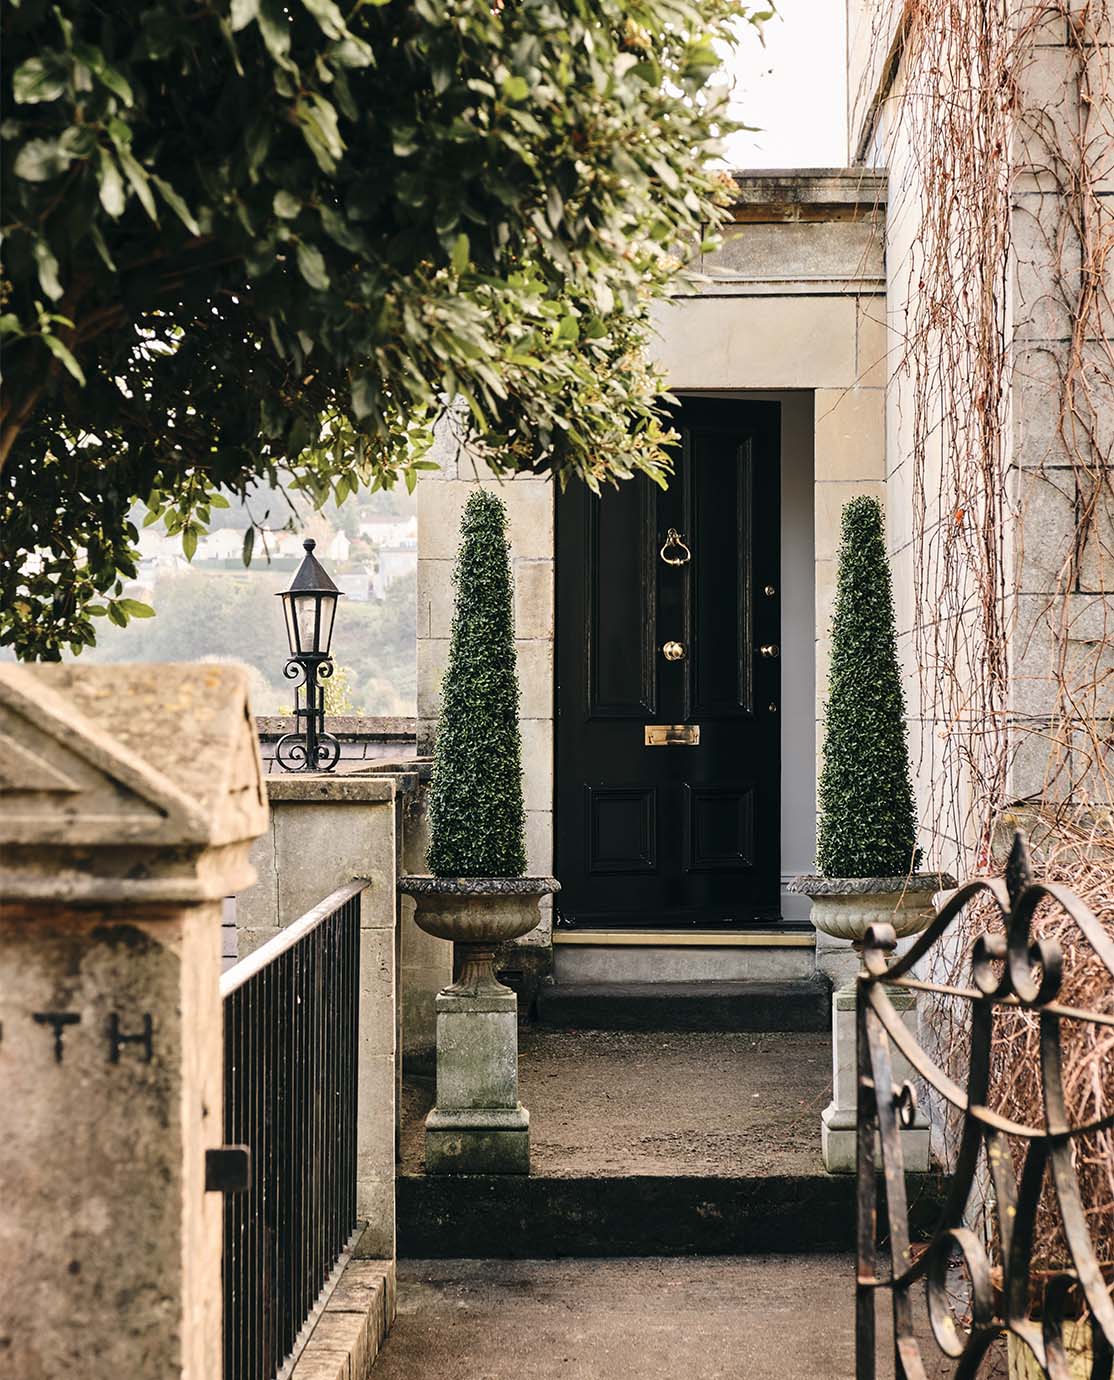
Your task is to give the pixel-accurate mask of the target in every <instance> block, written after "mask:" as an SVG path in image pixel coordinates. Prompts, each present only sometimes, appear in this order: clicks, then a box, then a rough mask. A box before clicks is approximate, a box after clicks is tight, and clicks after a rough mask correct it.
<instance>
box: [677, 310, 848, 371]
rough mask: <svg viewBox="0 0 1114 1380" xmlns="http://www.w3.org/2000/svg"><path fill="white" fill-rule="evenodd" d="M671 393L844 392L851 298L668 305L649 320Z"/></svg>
mask: <svg viewBox="0 0 1114 1380" xmlns="http://www.w3.org/2000/svg"><path fill="white" fill-rule="evenodd" d="M655 324H656V326H657V330H658V334H659V337H660V340H659V342H658V344H657V346H656V349H655V355H656V363H657V364H658V365H659V366H660V367H661V368H662V369H664V370H665V374H666V382H667V384H668V386H669V387H670V388H671V389H674V390H676V389H685V388H701V389H705V388H847V387H850V386H851V385H852V384H853V383H855V381H856V375H857V372H858V371H857V368H856V364H855V301H854V298H853V297H850V296H847V297H843V296H840V297H801V296H792V297H750V298H748V297H719V298H717V297H698V298H692V297H688V298H676V299H674V300H673V301H672V302H671V303H669V304H667V305H663V306H660V307H658V308H657V309H656V312H655Z"/></svg>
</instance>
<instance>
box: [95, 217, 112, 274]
mask: <svg viewBox="0 0 1114 1380" xmlns="http://www.w3.org/2000/svg"><path fill="white" fill-rule="evenodd" d="M89 236H90V238H91V239H92V241H93V244H94V246H95V247H96V251H97V253H98V254H99V255H100V256H101V261H102V262H103V264H104V266H105V268H107V269H108V270H109V271H110V272H112V273H115V272H116V264H115V261H114V260H113V258H112V255H111V254H110V253H109V252H108V245H107V244H106V243H105V238H104V232H103V231H102V230H101V227H100V226H99V225H98V224H97V222H96V221H95V220H94V221H91V222H90V224H89Z"/></svg>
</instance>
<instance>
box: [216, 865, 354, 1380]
mask: <svg viewBox="0 0 1114 1380" xmlns="http://www.w3.org/2000/svg"><path fill="white" fill-rule="evenodd" d="M366 885H367V884H366V882H353V883H352V884H350V885H348V886H344V887H341V888H340V889H339V890H338V891H334V892H333V894H332V895H331V896H329V897H327V898H326V899H325V900H324V901H322V902H321V904H320V905H319V906H317V907H315V908H314V909H313V910H311V911H310V912H309V913H308V914H306V915H304V916H302V918H301V919H300V920H296V921H295V922H294V923H293V924H292V925H289V926H287V927H286V929H284V930H283V931H282V932H281V933H280V934H279V935H277V936H276V937H275V938H274V939H272V940H271V941H270V942H269V943H267V944H264V945H263V946H262V947H261V948H260V949H257V950H256V952H255V953H253V954H250V955H249V956H248V957H247V958H245V959H243V960H241V961H240V962H239V963H237V964H236V966H235V967H234V968H230V969H229V970H228V972H227V973H225V974H224V976H223V978H222V979H221V996H222V998H223V1000H224V1137H225V1140H226V1141H227V1142H229V1143H231V1144H244V1145H248V1146H250V1148H251V1158H252V1179H251V1188H250V1190H249V1191H248V1192H247V1193H241V1194H236V1195H234V1196H230V1197H228V1198H226V1200H225V1219H224V1377H225V1380H273V1377H275V1376H277V1375H279V1374H280V1372H282V1371H283V1370H284V1368H285V1369H289V1368H290V1363H291V1360H292V1358H293V1357H295V1355H296V1353H297V1351H298V1350H299V1349H300V1344H301V1343H303V1342H304V1337H305V1335H306V1334H307V1333H308V1328H307V1323H309V1321H310V1320H311V1318H312V1317H313V1316H314V1314H315V1308H316V1307H317V1305H318V1300H319V1299H320V1297H321V1295H322V1291H323V1290H324V1289H325V1286H326V1284H327V1282H328V1281H329V1278H330V1275H331V1274H332V1273H333V1271H334V1270H335V1268H336V1266H337V1264H338V1262H339V1261H341V1259H342V1257H343V1256H344V1254H345V1252H346V1250H347V1249H348V1247H349V1243H350V1239H351V1238H352V1237H353V1233H354V1231H355V1229H356V1060H357V1052H358V1035H359V969H360V893H361V892H362V891H363V889H364V887H365V886H366Z"/></svg>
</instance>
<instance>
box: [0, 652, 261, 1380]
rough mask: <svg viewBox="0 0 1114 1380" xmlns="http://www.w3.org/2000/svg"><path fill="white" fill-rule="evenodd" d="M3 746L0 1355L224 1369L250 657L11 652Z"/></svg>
mask: <svg viewBox="0 0 1114 1380" xmlns="http://www.w3.org/2000/svg"><path fill="white" fill-rule="evenodd" d="M0 746H2V747H3V752H2V753H0V760H2V761H3V770H2V772H0V903H2V911H0V1031H2V1034H0V1105H2V1106H3V1108H4V1113H5V1131H4V1136H3V1138H2V1143H0V1192H2V1194H3V1199H4V1204H5V1207H4V1212H3V1215H2V1218H0V1259H3V1261H4V1271H3V1276H4V1288H3V1290H2V1291H0V1371H2V1372H3V1374H5V1375H11V1376H13V1377H15V1376H18V1377H19V1380H57V1377H58V1376H62V1375H81V1376H82V1377H83V1380H121V1377H124V1376H128V1377H131V1376H135V1377H140V1376H142V1377H147V1376H151V1377H155V1376H158V1377H160V1380H169V1378H170V1377H181V1378H182V1380H213V1377H214V1376H219V1374H220V1371H221V1224H222V1199H221V1197H220V1195H219V1194H218V1193H215V1192H207V1191H206V1162H207V1156H208V1152H209V1151H210V1150H213V1149H216V1148H217V1147H218V1146H220V1144H221V1140H222V1127H221V1121H222V1117H221V1108H222V1105H223V1092H222V1088H223V1069H224V1059H223V1047H222V1040H221V1029H222V1012H221V1004H220V995H219V978H220V967H221V903H222V898H223V897H224V896H225V895H227V894H228V893H229V892H232V891H236V890H239V889H240V888H242V887H245V886H247V885H249V884H250V882H251V881H252V879H253V874H252V871H251V868H250V866H249V864H248V858H247V855H248V847H249V844H250V842H251V840H252V839H253V838H254V837H255V836H256V835H258V834H259V833H261V832H262V830H263V829H264V827H265V825H266V820H267V802H266V798H265V796H264V794H263V789H262V778H261V774H260V762H259V753H258V748H257V745H256V739H255V735H254V731H253V728H252V723H251V719H250V717H249V710H248V701H247V690H246V677H245V675H244V673H243V672H242V671H240V670H238V669H234V668H232V667H227V666H204V665H189V666H174V665H170V666H167V665H161V666H89V667H82V668H81V669H77V668H74V667H70V666H38V667H35V668H27V667H18V666H7V667H3V668H0ZM153 746H154V747H156V748H157V754H156V755H155V756H154V760H152V757H151V756H149V755H148V754H149V753H150V750H151V748H152V747H153Z"/></svg>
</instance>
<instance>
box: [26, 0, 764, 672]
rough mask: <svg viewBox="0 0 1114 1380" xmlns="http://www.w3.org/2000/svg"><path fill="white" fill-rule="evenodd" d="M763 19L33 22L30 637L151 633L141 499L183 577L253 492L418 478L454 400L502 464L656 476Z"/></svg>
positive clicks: (677, 15) (483, 14)
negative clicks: (134, 592) (130, 583)
mask: <svg viewBox="0 0 1114 1380" xmlns="http://www.w3.org/2000/svg"><path fill="white" fill-rule="evenodd" d="M740 17H741V18H743V19H748V20H749V21H750V22H752V23H757V22H759V20H760V18H761V16H760V15H758V14H755V13H753V12H750V11H747V10H746V9H745V8H744V7H743V6H741V5H740V4H739V3H737V0H699V2H698V0H593V3H591V4H589V3H587V0H515V3H507V4H498V3H493V2H492V0H413V3H409V4H404V3H402V2H401V0H396V2H395V3H384V0H371V2H370V3H365V4H361V5H354V6H347V7H344V8H343V9H342V7H340V6H338V5H337V4H336V3H334V0H208V2H207V3H203V4H199V3H197V0H147V3H144V4H142V5H138V6H137V5H136V4H134V3H132V0H96V3H94V0H69V3H67V4H65V5H57V4H52V3H51V2H50V0H19V2H18V3H15V0H13V3H12V4H11V5H9V6H8V7H7V8H6V13H5V50H4V81H3V103H4V115H5V118H4V121H3V123H2V124H0V136H2V138H3V141H4V143H3V184H2V192H3V205H4V212H3V221H4V225H3V229H4V235H3V255H4V261H3V282H2V305H0V334H2V336H3V339H4V343H5V347H6V348H5V361H4V362H5V370H6V380H5V392H4V400H3V403H2V406H0V467H3V472H2V475H0V608H2V609H3V614H2V615H0V645H11V646H12V647H14V648H15V650H16V652H17V653H18V654H19V655H20V656H24V657H29V656H30V657H33V656H40V657H56V656H57V655H59V651H60V649H61V647H62V646H64V645H69V646H70V647H71V649H77V648H80V647H81V646H82V645H87V644H90V643H91V642H92V641H93V640H94V625H93V623H92V621H91V619H90V612H91V607H90V606H91V605H92V606H93V608H94V609H95V608H97V607H101V608H102V609H104V611H106V612H109V613H110V616H112V617H114V618H117V619H118V618H119V617H121V616H122V617H124V618H126V617H127V616H128V613H129V610H128V609H127V608H125V607H124V606H123V605H122V604H120V603H119V600H118V599H117V596H118V595H119V593H120V578H121V577H125V578H127V577H130V576H131V575H132V574H133V573H134V565H135V550H134V542H135V536H136V533H135V528H134V526H133V524H132V521H131V518H130V510H131V508H132V506H133V504H134V502H135V501H136V500H142V501H144V502H146V503H148V504H149V505H150V509H151V514H152V516H153V518H155V517H158V516H161V517H162V518H163V519H164V520H165V522H166V524H167V527H168V530H170V531H172V532H177V533H180V534H181V537H182V544H183V548H184V550H185V552H186V554H187V555H189V554H190V552H191V551H192V550H193V549H194V548H195V547H196V544H197V540H198V536H199V535H200V534H201V533H202V532H203V531H204V529H205V527H206V525H207V523H208V522H209V521H210V518H211V514H212V510H213V508H214V507H215V506H218V505H223V504H224V503H225V502H226V501H227V497H232V498H239V497H243V496H244V495H246V494H250V493H251V491H252V488H253V486H254V485H255V484H256V483H257V482H261V483H263V484H265V485H268V486H272V485H275V484H288V485H290V486H291V487H297V488H301V489H303V490H304V491H306V492H307V493H308V494H309V495H310V497H311V498H312V499H313V500H314V501H315V502H317V503H323V502H325V501H326V500H327V499H328V498H329V497H330V496H331V497H332V498H334V499H335V500H336V501H337V502H342V501H343V500H344V499H345V498H346V497H347V496H348V495H349V494H350V493H352V492H354V491H355V489H356V488H357V487H358V486H359V485H361V484H363V485H369V484H370V485H372V486H375V485H391V484H394V483H395V482H397V481H398V480H399V479H400V478H401V479H403V480H405V482H406V483H407V485H409V486H412V485H413V482H414V480H415V477H416V470H417V469H418V468H419V467H420V466H421V465H423V464H427V463H429V462H427V461H423V460H421V459H420V458H419V457H420V455H421V452H422V446H423V444H424V443H425V442H426V440H427V439H428V436H429V428H430V425H431V423H432V420H433V419H434V417H435V416H436V415H437V414H438V413H439V412H440V411H441V410H442V409H443V408H444V407H446V406H448V405H450V404H454V403H455V404H456V405H457V406H458V407H459V408H460V409H461V415H462V416H463V417H464V418H465V420H466V423H467V425H468V427H469V428H470V430H471V431H472V433H473V434H474V437H475V438H476V440H477V443H478V444H479V445H480V446H481V448H483V449H485V450H486V451H487V452H488V453H489V455H490V456H491V457H492V459H493V462H494V463H495V464H496V465H497V466H498V467H500V468H502V469H505V470H508V471H509V470H517V469H522V468H532V469H538V470H551V471H554V472H556V473H557V474H558V475H559V476H560V477H561V478H562V480H564V479H567V478H569V477H574V476H575V477H580V478H583V479H585V480H587V482H589V483H590V484H591V485H592V486H593V487H596V486H598V485H599V484H600V483H601V482H603V481H608V480H613V479H618V478H623V477H627V476H629V475H630V474H631V473H632V472H633V471H635V470H646V471H649V472H651V473H655V474H660V473H661V471H662V467H663V465H664V464H665V460H664V456H663V452H662V449H661V444H662V440H663V436H664V435H665V434H666V433H665V432H664V431H663V426H664V423H663V419H662V415H661V413H660V411H659V404H658V400H657V399H658V394H659V392H660V389H661V384H662V381H661V379H660V377H659V376H658V375H657V374H656V373H655V372H654V371H653V370H652V369H651V368H649V367H648V366H647V364H646V363H645V359H644V355H643V350H642V347H643V345H644V343H645V342H646V340H647V338H648V335H649V330H650V326H649V319H650V317H649V314H650V308H651V305H652V301H653V299H654V298H655V297H657V296H660V295H662V294H663V293H665V292H666V291H667V290H668V288H669V286H670V284H671V283H672V282H673V281H674V280H675V278H676V276H677V272H678V269H679V267H680V265H679V263H678V260H677V259H676V257H675V252H676V248H677V246H678V245H695V244H697V243H698V242H699V241H700V237H701V235H703V234H704V233H705V232H706V230H707V228H708V226H709V224H713V223H714V222H715V221H716V219H717V214H718V213H717V200H722V199H723V191H724V187H723V177H722V174H716V173H715V172H713V171H711V170H710V167H709V161H708V159H709V155H710V154H712V153H713V152H714V151H715V149H716V140H717V138H718V136H719V135H720V134H721V133H722V132H723V130H724V129H725V128H726V127H728V126H727V124H726V119H725V115H724V101H723V96H722V92H720V91H718V90H717V89H715V88H714V86H713V85H712V83H711V78H712V77H713V75H714V73H715V70H716V68H717V56H716V51H715V43H716V41H717V40H726V39H727V38H728V36H729V29H730V27H731V25H732V24H734V22H735V21H736V20H737V19H739V18H740ZM253 535H254V529H249V532H248V548H247V549H246V550H245V560H247V558H248V556H249V555H250V542H251V540H252V537H253ZM32 553H33V554H32ZM104 598H108V599H111V600H114V601H115V602H114V605H113V607H114V609H115V612H111V610H109V609H107V608H106V607H105V606H104V605H98V600H101V599H104ZM132 612H134V610H133V611H132Z"/></svg>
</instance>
